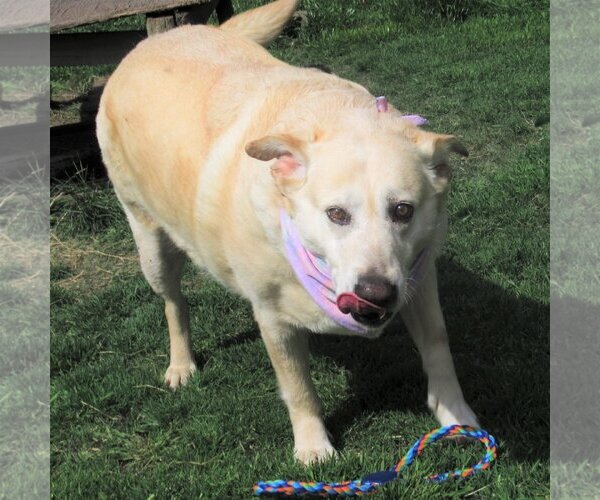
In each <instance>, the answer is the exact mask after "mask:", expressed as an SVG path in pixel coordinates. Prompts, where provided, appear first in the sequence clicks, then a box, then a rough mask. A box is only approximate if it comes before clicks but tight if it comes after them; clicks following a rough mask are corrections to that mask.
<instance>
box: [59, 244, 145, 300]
mask: <svg viewBox="0 0 600 500" xmlns="http://www.w3.org/2000/svg"><path fill="white" fill-rule="evenodd" d="M50 265H51V268H52V283H54V284H55V285H58V286H60V287H62V288H65V289H67V290H69V291H72V292H75V293H76V294H77V295H80V296H84V297H88V296H90V295H92V294H93V293H95V292H96V291H98V290H100V289H102V288H105V287H107V286H109V285H110V284H111V283H112V282H113V281H115V280H117V281H118V280H121V279H125V278H130V277H132V276H136V275H138V274H140V273H141V270H140V264H139V258H138V256H137V254H136V253H126V254H116V253H110V251H103V250H100V249H98V248H96V246H94V241H91V242H90V244H84V243H82V242H79V241H74V240H66V241H63V240H60V239H59V238H58V237H57V236H56V235H55V234H54V233H52V234H51V235H50Z"/></svg>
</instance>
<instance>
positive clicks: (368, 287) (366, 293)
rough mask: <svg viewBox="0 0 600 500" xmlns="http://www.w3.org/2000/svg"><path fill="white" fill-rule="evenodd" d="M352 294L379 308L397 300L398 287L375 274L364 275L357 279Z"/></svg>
mask: <svg viewBox="0 0 600 500" xmlns="http://www.w3.org/2000/svg"><path fill="white" fill-rule="evenodd" d="M354 293H356V295H358V296H359V297H360V298H361V299H364V300H368V301H369V302H372V303H373V304H375V305H378V306H380V307H386V306H389V305H391V304H393V303H394V302H395V301H396V299H397V298H398V287H397V286H396V285H394V284H393V283H390V282H389V281H388V280H387V279H385V278H383V277H382V276H378V275H376V274H366V275H364V276H361V277H360V278H359V279H358V283H357V284H356V286H355V287H354Z"/></svg>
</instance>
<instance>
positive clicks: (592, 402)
mask: <svg viewBox="0 0 600 500" xmlns="http://www.w3.org/2000/svg"><path fill="white" fill-rule="evenodd" d="M550 18H551V39H550V48H551V96H550V97H551V99H550V106H551V148H550V165H551V242H550V243H551V319H550V346H551V365H550V380H551V411H550V424H551V429H550V433H551V478H552V496H553V497H554V498H581V497H584V498H598V497H600V447H599V446H598V444H597V439H598V434H599V431H600V425H599V423H598V422H599V420H600V342H599V340H600V338H599V336H598V326H599V325H600V175H599V173H600V172H599V168H600V165H599V163H598V162H599V158H600V74H599V73H600V1H599V0H553V1H552V2H551V9H550Z"/></svg>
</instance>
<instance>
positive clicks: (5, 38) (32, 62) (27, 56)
mask: <svg viewBox="0 0 600 500" xmlns="http://www.w3.org/2000/svg"><path fill="white" fill-rule="evenodd" d="M49 38H50V36H49V35H48V33H10V34H6V33H4V34H0V66H48V64H49V63H50V44H49Z"/></svg>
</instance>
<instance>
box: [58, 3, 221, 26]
mask: <svg viewBox="0 0 600 500" xmlns="http://www.w3.org/2000/svg"><path fill="white" fill-rule="evenodd" d="M210 1H211V0H52V1H51V2H50V31H51V32H55V31H59V30H62V29H65V28H72V27H74V26H80V25H82V24H89V23H95V22H99V21H106V20H108V19H114V18H116V17H122V16H130V15H133V14H147V13H149V12H161V11H167V10H173V9H176V8H178V7H186V6H188V5H195V4H196V5H197V4H202V3H209V2H210Z"/></svg>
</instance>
